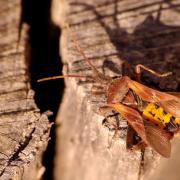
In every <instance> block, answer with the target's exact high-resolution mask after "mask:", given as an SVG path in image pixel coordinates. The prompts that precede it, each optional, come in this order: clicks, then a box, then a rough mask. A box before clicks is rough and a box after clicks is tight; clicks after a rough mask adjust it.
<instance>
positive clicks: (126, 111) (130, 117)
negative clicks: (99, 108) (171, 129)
mask: <svg viewBox="0 0 180 180" xmlns="http://www.w3.org/2000/svg"><path fill="white" fill-rule="evenodd" d="M109 106H110V107H113V108H114V109H115V110H116V111H117V112H119V113H120V114H121V116H122V117H123V118H124V119H126V120H127V121H128V123H129V124H130V125H131V126H132V128H133V129H134V130H135V131H136V132H137V134H138V135H139V136H140V137H141V139H142V140H143V141H144V142H145V143H146V144H148V142H147V140H146V134H145V128H144V122H143V118H142V117H141V115H140V114H139V113H138V112H137V111H136V110H134V109H132V108H129V107H128V106H125V105H123V104H120V103H117V104H110V105H109Z"/></svg>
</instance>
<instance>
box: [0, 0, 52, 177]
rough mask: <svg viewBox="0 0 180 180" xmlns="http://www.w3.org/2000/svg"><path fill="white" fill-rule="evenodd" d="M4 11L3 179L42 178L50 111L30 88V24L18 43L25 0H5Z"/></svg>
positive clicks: (0, 50)
mask: <svg viewBox="0 0 180 180" xmlns="http://www.w3.org/2000/svg"><path fill="white" fill-rule="evenodd" d="M0 10H1V11H0V12H1V13H0V14H1V22H0V24H1V25H0V27H1V28H0V37H1V42H0V54H1V56H0V179H3V180H4V179H13V180H14V179H26V180H28V179H40V178H41V177H42V174H43V173H44V170H45V168H44V167H43V166H42V155H43V152H44V151H45V149H46V146H47V143H48V140H49V130H50V127H51V125H50V123H49V121H48V118H47V116H48V115H50V112H47V113H44V114H41V113H40V110H39V109H38V107H37V106H36V104H35V101H34V92H33V91H32V89H31V87H30V80H29V76H28V63H27V59H28V58H29V50H28V44H27V38H28V27H27V26H24V27H23V28H22V32H21V39H20V42H19V45H18V34H19V23H20V18H21V3H20V1H17V0H15V1H1V2H0ZM17 45H18V46H17Z"/></svg>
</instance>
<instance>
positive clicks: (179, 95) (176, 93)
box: [167, 92, 180, 99]
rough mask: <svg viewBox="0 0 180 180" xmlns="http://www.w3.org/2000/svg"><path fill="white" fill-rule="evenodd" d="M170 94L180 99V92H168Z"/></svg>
mask: <svg viewBox="0 0 180 180" xmlns="http://www.w3.org/2000/svg"><path fill="white" fill-rule="evenodd" d="M167 93H168V94H171V95H173V96H176V97H178V98H179V99H180V93H179V92H167Z"/></svg>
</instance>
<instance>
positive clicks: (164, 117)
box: [143, 103, 180, 131]
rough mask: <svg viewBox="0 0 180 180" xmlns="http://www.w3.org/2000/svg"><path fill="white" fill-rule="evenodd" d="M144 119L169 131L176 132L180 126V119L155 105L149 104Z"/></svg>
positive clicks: (144, 112)
mask: <svg viewBox="0 0 180 180" xmlns="http://www.w3.org/2000/svg"><path fill="white" fill-rule="evenodd" d="M143 117H144V118H145V119H148V120H150V121H152V122H153V123H155V124H157V125H159V126H160V127H161V128H165V129H167V130H169V131H176V130H177V128H178V127H179V124H180V119H179V118H175V117H174V116H172V115H171V114H170V113H167V112H165V111H164V109H163V108H162V107H160V106H158V105H156V104H153V103H149V104H148V105H147V106H146V107H145V109H144V111H143Z"/></svg>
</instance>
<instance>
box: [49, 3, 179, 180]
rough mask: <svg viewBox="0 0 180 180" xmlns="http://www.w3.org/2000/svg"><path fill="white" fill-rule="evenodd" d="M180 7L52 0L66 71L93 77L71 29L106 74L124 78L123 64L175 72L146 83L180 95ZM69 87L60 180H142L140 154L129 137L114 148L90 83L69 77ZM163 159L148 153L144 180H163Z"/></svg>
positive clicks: (60, 145) (62, 121)
mask: <svg viewBox="0 0 180 180" xmlns="http://www.w3.org/2000/svg"><path fill="white" fill-rule="evenodd" d="M179 6H180V1H179V0H176V1H160V0H151V1H137V0H122V1H120V0H119V1H118V0H115V1H111V0H109V1H107V0H98V1H95V0H90V1H88V2H85V1H83V0H76V1H75V0H69V1H63V0H54V4H53V10H52V12H53V18H54V21H55V23H56V24H57V25H59V26H60V27H61V28H63V30H62V36H61V41H60V44H61V49H60V52H61V56H62V60H63V61H64V63H65V64H66V66H65V68H64V73H65V74H67V73H76V74H91V73H92V71H91V70H90V68H89V67H88V65H87V64H86V63H85V62H84V60H83V58H82V56H81V55H80V54H79V53H78V52H77V51H76V49H75V48H74V44H73V43H72V42H71V37H70V33H69V32H68V30H67V29H66V28H64V25H65V24H66V23H69V25H70V26H71V29H72V31H73V32H75V33H76V35H77V41H78V43H79V44H80V46H81V48H82V49H83V51H84V52H85V54H86V55H87V56H88V57H89V58H90V59H91V61H92V63H93V64H95V66H96V67H97V68H98V70H100V71H101V72H104V73H105V74H108V75H112V76H115V75H116V76H117V75H121V74H122V69H121V64H122V62H123V61H127V62H129V63H130V64H131V65H136V64H139V63H141V64H144V65H146V66H149V67H150V68H152V69H154V70H156V71H158V72H166V71H172V72H173V76H171V77H167V78H165V79H158V78H155V77H153V76H151V75H149V74H148V73H143V80H144V84H147V85H148V86H152V87H155V88H157V89H160V90H164V91H167V90H171V91H177V90H179V82H180V71H179V65H180V64H179V58H180V56H179V55H180V54H179V46H180V36H179V31H180V21H179V20H180V15H179V12H180V9H179ZM66 86H67V88H66V92H65V94H64V100H63V102H62V105H61V108H60V111H59V115H58V118H57V123H60V124H61V126H60V128H58V131H57V135H58V137H59V138H58V139H57V152H58V154H57V158H56V160H55V163H56V169H55V177H56V179H63V180H70V179H75V180H91V179H93V180H96V179H98V180H118V179H121V180H137V179H138V172H139V167H140V159H141V154H140V152H128V151H127V150H126V148H125V140H124V139H123V138H121V139H118V140H116V141H115V142H114V143H113V145H112V146H111V147H110V149H109V148H108V142H109V139H111V136H110V135H109V134H111V133H110V132H109V131H108V129H105V128H104V127H103V126H102V120H103V117H102V116H100V115H98V114H97V113H96V111H97V110H98V107H99V106H100V103H98V102H96V103H94V104H95V105H94V104H93V103H92V102H93V101H92V98H93V97H92V96H91V95H89V94H90V91H91V87H92V83H90V82H86V81H85V82H84V81H78V80H75V79H66ZM88 93H89V94H88ZM173 145H174V144H173ZM177 147H178V146H176V148H177ZM173 148H174V146H173ZM173 156H174V154H173ZM162 159H163V158H161V157H160V156H159V155H157V154H156V153H155V152H154V151H152V149H150V148H148V149H147V150H146V153H145V167H144V171H143V172H142V177H141V178H142V179H148V178H149V179H155V178H158V176H159V174H158V173H155V172H156V171H155V170H156V168H157V166H158V167H163V163H164V162H163V160H162ZM166 162H167V161H166ZM162 172H163V171H161V173H162ZM171 173H174V171H173V172H171ZM157 174H158V175H157ZM162 174H163V173H162ZM159 177H161V176H159ZM167 177H169V176H167ZM165 178H166V177H164V176H163V179H165Z"/></svg>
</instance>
